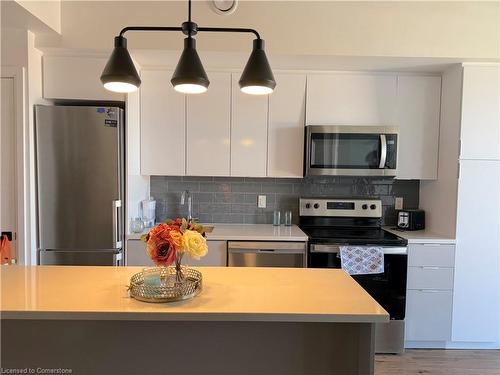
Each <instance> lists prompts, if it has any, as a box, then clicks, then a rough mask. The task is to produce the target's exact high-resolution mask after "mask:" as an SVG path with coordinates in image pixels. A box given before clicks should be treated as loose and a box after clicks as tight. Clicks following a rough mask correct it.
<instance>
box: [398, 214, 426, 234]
mask: <svg viewBox="0 0 500 375" xmlns="http://www.w3.org/2000/svg"><path fill="white" fill-rule="evenodd" d="M398 228H399V229H403V230H422V229H425V211H424V210H401V211H398Z"/></svg>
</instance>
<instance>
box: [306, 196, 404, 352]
mask: <svg viewBox="0 0 500 375" xmlns="http://www.w3.org/2000/svg"><path fill="white" fill-rule="evenodd" d="M381 218H382V202H381V201H380V200H378V199H324V198H321V199H313V198H301V199H300V228H301V229H302V230H303V231H304V232H305V233H306V234H307V235H308V236H309V248H308V267H312V268H341V260H340V246H344V245H356V246H364V245H366V246H368V245H370V246H379V247H381V248H382V249H383V252H384V272H383V273H379V274H369V275H354V276H353V278H354V279H355V280H356V281H357V282H358V283H359V284H360V285H361V286H362V287H363V288H364V289H365V290H366V291H367V292H368V293H369V294H370V295H371V296H372V297H373V298H374V299H375V300H376V301H377V302H378V303H379V304H380V305H382V307H384V309H385V310H386V311H387V312H388V313H389V315H390V319H391V320H390V322H389V323H388V324H378V325H376V339H375V340H376V342H375V351H376V352H377V353H401V352H402V351H403V350H404V318H405V305H406V276H407V241H406V240H405V239H403V238H401V237H398V236H396V235H394V234H392V233H389V232H386V231H384V230H383V229H382V228H381Z"/></svg>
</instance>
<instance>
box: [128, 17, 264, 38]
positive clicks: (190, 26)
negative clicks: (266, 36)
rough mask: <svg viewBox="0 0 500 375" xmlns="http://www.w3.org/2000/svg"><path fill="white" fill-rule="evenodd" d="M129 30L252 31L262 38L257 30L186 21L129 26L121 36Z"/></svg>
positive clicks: (185, 32) (188, 33)
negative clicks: (177, 24) (162, 24)
mask: <svg viewBox="0 0 500 375" xmlns="http://www.w3.org/2000/svg"><path fill="white" fill-rule="evenodd" d="M127 31H182V32H183V33H184V34H185V35H188V36H189V35H196V34H197V32H198V31H207V32H223V33H251V34H254V35H255V37H256V38H257V39H260V34H259V33H258V31H257V30H254V29H246V28H239V27H198V25H197V24H196V23H194V22H189V21H188V22H184V23H183V24H182V27H179V26H177V27H175V26H174V27H169V26H127V27H124V28H123V29H122V30H121V31H120V36H123V35H124V34H125V33H126V32H127Z"/></svg>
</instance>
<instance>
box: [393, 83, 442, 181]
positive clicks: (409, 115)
mask: <svg viewBox="0 0 500 375" xmlns="http://www.w3.org/2000/svg"><path fill="white" fill-rule="evenodd" d="M440 103H441V77H425V76H399V78H398V99H397V105H396V107H397V121H396V124H395V125H396V126H399V131H400V133H399V155H398V170H397V177H396V178H399V179H418V180H426V179H436V178H437V169H438V146H439V145H438V143H439V115H440Z"/></svg>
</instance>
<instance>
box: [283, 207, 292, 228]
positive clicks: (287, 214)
mask: <svg viewBox="0 0 500 375" xmlns="http://www.w3.org/2000/svg"><path fill="white" fill-rule="evenodd" d="M285 226H287V227H291V226H292V211H290V210H288V211H285Z"/></svg>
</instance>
